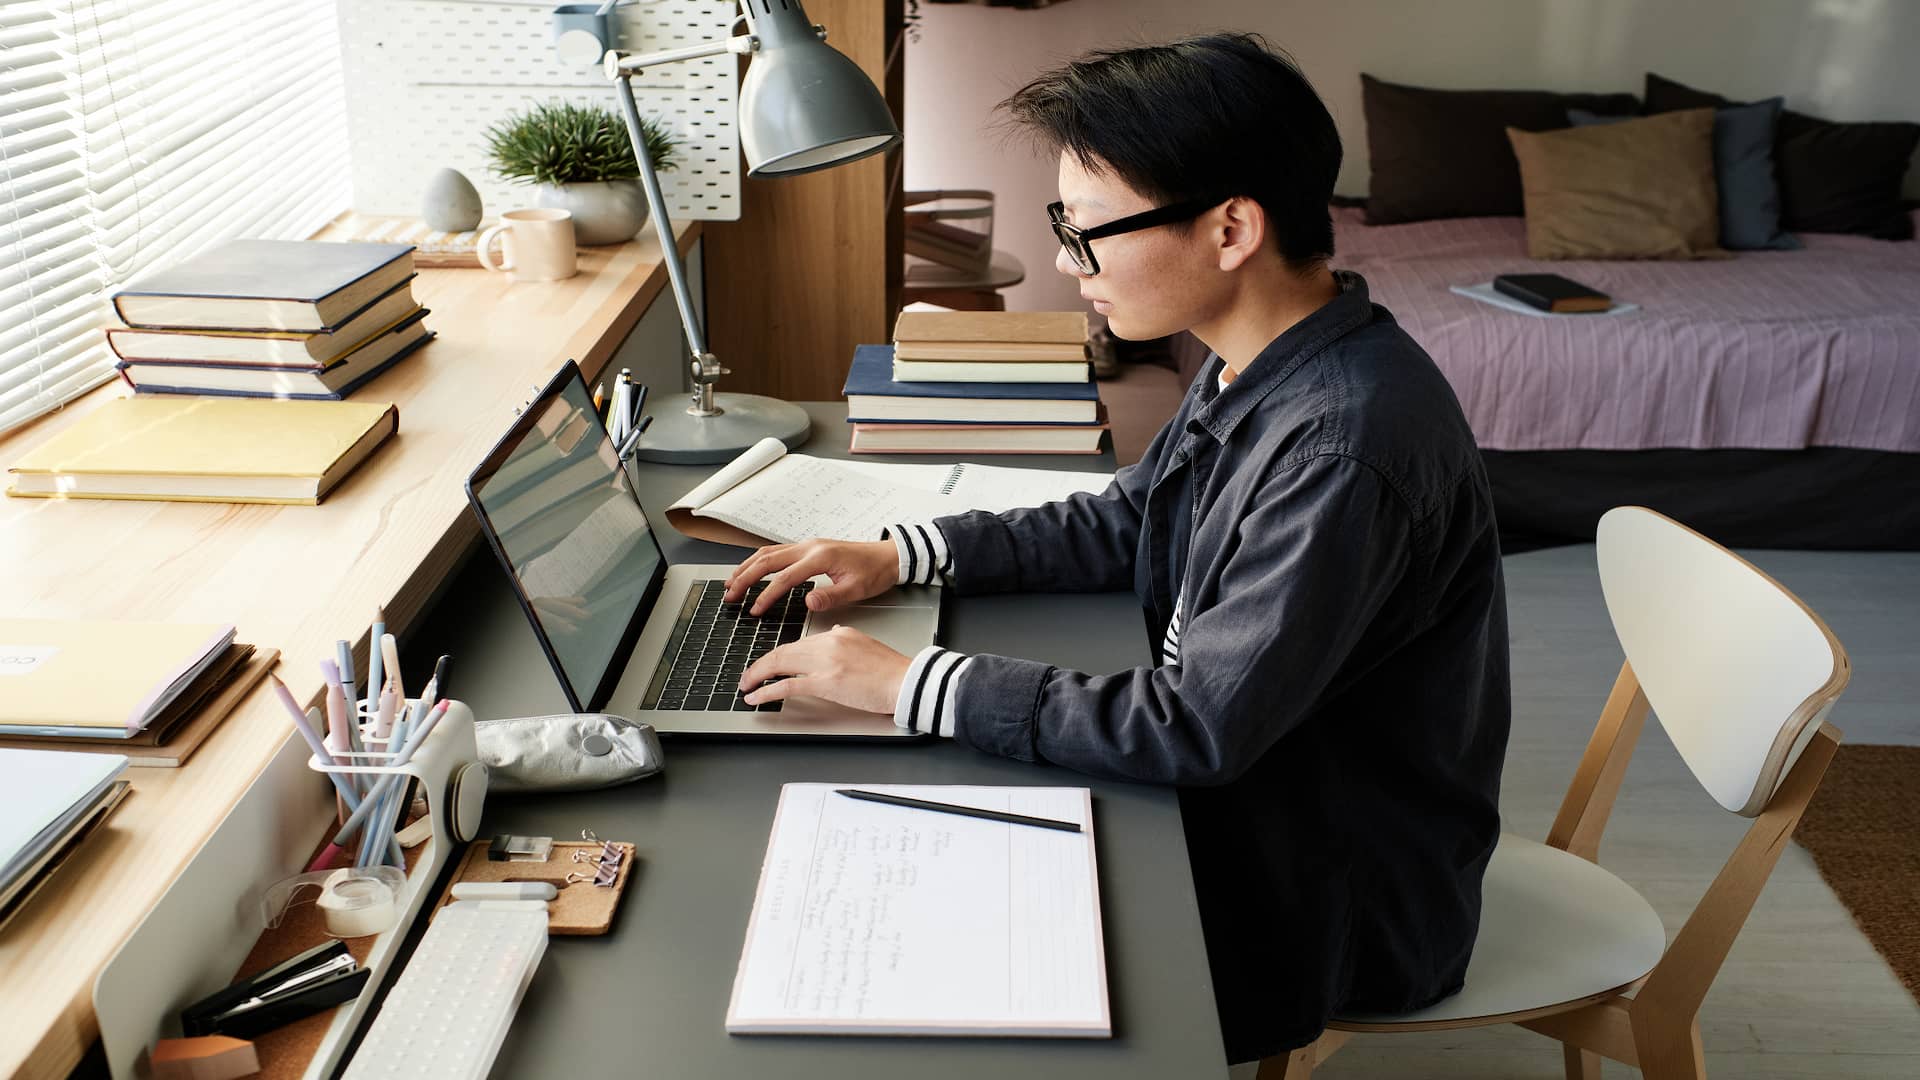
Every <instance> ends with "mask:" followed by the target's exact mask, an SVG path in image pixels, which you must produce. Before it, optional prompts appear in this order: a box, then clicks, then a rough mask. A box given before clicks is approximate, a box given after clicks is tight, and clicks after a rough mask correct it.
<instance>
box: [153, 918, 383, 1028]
mask: <svg viewBox="0 0 1920 1080" xmlns="http://www.w3.org/2000/svg"><path fill="white" fill-rule="evenodd" d="M369 974H370V972H368V970H367V969H366V968H363V967H361V966H360V965H359V964H358V962H356V961H355V960H354V958H353V955H352V954H351V953H349V952H347V945H346V943H345V942H343V941H329V942H327V943H326V944H324V945H316V946H314V947H313V948H311V949H308V950H307V951H306V952H303V953H301V954H300V955H298V956H295V957H293V958H292V959H290V960H283V961H281V962H280V963H278V964H275V965H274V966H272V967H270V968H268V969H267V970H265V971H263V972H261V973H260V974H258V975H255V976H253V977H251V978H246V979H241V980H240V981H239V982H236V983H234V984H233V985H232V986H229V987H227V988H226V989H225V990H221V991H218V992H217V993H213V994H210V995H208V996H207V997H204V998H201V999H200V1000H199V1001H196V1002H194V1003H193V1004H192V1005H189V1006H187V1007H186V1008H185V1009H183V1010H181V1012H180V1027H181V1029H182V1030H183V1031H184V1032H185V1033H186V1034H187V1035H189V1036H198V1035H230V1036H232V1037H234V1038H236V1039H250V1038H253V1037H254V1036H255V1035H259V1034H261V1033H262V1032H267V1031H272V1030H273V1029H274V1028H277V1027H281V1026H283V1025H286V1024H290V1023H292V1022H294V1021H295V1020H298V1019H300V1018H301V1017H303V1016H311V1015H313V1014H314V1013H317V1012H320V1011H322V1010H323V1009H330V1008H332V1007H333V1006H335V1005H338V1004H340V1003H341V1002H343V1001H348V1000H351V999H352V998H354V997H356V996H357V995H358V994H359V993H360V991H361V989H362V988H363V987H365V986H366V985H367V978H368V976H369Z"/></svg>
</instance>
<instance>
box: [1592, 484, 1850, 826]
mask: <svg viewBox="0 0 1920 1080" xmlns="http://www.w3.org/2000/svg"><path fill="white" fill-rule="evenodd" d="M1597 541H1598V554H1599V563H1600V587H1601V591H1602V592H1603V593H1604V594H1605V596H1606V601H1607V613H1608V614H1609V615H1610V616H1611V617H1612V619H1613V629H1614V633H1615V634H1616V635H1617V636H1618V637H1619V639H1620V645H1621V647H1622V648H1624V649H1625V650H1626V654H1627V663H1628V664H1629V665H1631V666H1632V668H1633V673H1634V675H1635V677H1637V678H1638V679H1639V681H1640V686H1641V689H1642V690H1643V691H1644V692H1645V693H1646V696H1647V701H1648V703H1649V704H1650V705H1651V706H1652V708H1653V712H1654V714H1655V715H1656V716H1658V717H1659V719H1660V723H1661V725H1662V726H1663V727H1665V728H1666V730H1667V734H1668V736H1669V737H1671V738H1672V740H1673V744H1674V746H1675V747H1676V748H1677V749H1678V750H1679V751H1680V756H1681V758H1682V759H1684V760H1685V761H1686V763H1687V767H1688V768H1689V769H1691V770H1693V775H1694V777H1695V778H1696V779H1698V780H1699V781H1700V784H1701V786H1702V787H1705V788H1706V789H1707V793H1708V794H1709V795H1711V796H1713V798H1714V801H1716V802H1718V803H1719V804H1720V805H1721V806H1724V807H1726V808H1727V809H1728V810H1731V811H1733V812H1734V813H1736V814H1740V815H1742V816H1744V817H1754V816H1756V815H1758V814H1759V813H1760V811H1761V810H1763V809H1765V807H1766V804H1767V801H1768V800H1769V799H1771V798H1772V797H1773V793H1774V791H1775V789H1777V788H1778V787H1779V785H1780V781H1781V779H1782V778H1783V777H1785V775H1786V773H1787V770H1788V769H1789V768H1791V767H1792V766H1793V763H1794V761H1795V760H1796V759H1797V758H1798V757H1799V756H1800V751H1801V750H1803V749H1804V748H1805V747H1806V745H1807V742H1808V741H1809V740H1810V739H1812V738H1813V733H1814V732H1815V731H1816V730H1818V729H1819V727H1820V724H1821V722H1822V721H1823V720H1825V719H1826V715H1827V711H1828V710H1829V709H1831V708H1832V706H1833V702H1834V700H1835V699H1837V698H1838V697H1839V696H1840V691H1841V690H1842V689H1844V688H1845V687H1846V685H1847V679H1848V677H1849V676H1850V674H1851V671H1852V668H1851V665H1850V664H1849V663H1848V661H1847V654H1846V650H1845V649H1843V648H1841V646H1840V642H1839V641H1838V640H1837V639H1836V638H1835V637H1834V636H1833V632H1832V631H1831V630H1828V629H1827V625H1826V623H1824V622H1822V621H1821V620H1820V617H1819V616H1818V615H1815V614H1814V613H1813V612H1812V611H1811V610H1810V609H1808V607H1807V606H1806V605H1805V604H1803V603H1801V602H1800V599H1799V598H1798V597H1796V596H1794V595H1793V594H1792V593H1791V592H1788V591H1787V590H1786V589H1785V588H1783V587H1782V586H1781V585H1780V583H1778V582H1776V581H1774V580H1773V579H1772V578H1770V577H1768V576H1767V575H1765V574H1763V573H1761V572H1760V571H1759V570H1758V569H1756V568H1755V567H1754V566H1753V565H1752V564H1751V563H1749V562H1747V561H1746V560H1745V559H1742V558H1740V557H1739V556H1738V555H1735V554H1734V553H1732V552H1730V551H1728V550H1727V549H1726V548H1723V547H1721V546H1720V545H1719V544H1716V543H1714V542H1713V541H1711V540H1709V539H1707V538H1706V537H1704V536H1701V535H1700V534H1699V533H1696V532H1694V531H1693V530H1692V529H1689V528H1687V527H1686V526H1684V525H1681V524H1680V523H1678V522H1676V521H1674V520H1672V519H1671V518H1668V517H1665V516H1664V515H1661V514H1658V513H1656V512H1654V511H1652V510H1648V509H1646V508H1644V507H1638V506H1622V507H1615V508H1614V509H1612V510H1609V511H1607V513H1606V514H1605V515H1604V516H1602V517H1601V519H1600V527H1599V531H1598V537H1597Z"/></svg>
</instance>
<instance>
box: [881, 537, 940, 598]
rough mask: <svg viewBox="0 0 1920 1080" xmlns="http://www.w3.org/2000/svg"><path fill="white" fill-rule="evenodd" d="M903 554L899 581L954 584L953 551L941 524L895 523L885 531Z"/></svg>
mask: <svg viewBox="0 0 1920 1080" xmlns="http://www.w3.org/2000/svg"><path fill="white" fill-rule="evenodd" d="M882 537H883V538H886V539H891V540H892V541H893V546H894V548H895V550H897V551H898V552H899V554H900V576H899V577H898V578H897V579H896V580H895V584H898V585H951V584H952V583H953V552H952V551H951V550H950V549H949V548H948V547H947V538H946V537H945V536H943V535H942V534H941V532H940V527H939V526H938V525H935V524H932V523H931V522H929V523H927V524H925V525H895V526H893V527H892V528H889V529H885V530H883V531H882Z"/></svg>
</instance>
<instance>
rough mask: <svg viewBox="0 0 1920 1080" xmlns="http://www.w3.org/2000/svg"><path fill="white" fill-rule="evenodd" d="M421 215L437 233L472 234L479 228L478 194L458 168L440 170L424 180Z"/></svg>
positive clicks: (471, 182)
mask: <svg viewBox="0 0 1920 1080" xmlns="http://www.w3.org/2000/svg"><path fill="white" fill-rule="evenodd" d="M420 216H421V217H422V218H423V219H425V220H426V223H427V226H428V227H429V228H432V229H436V230H438V231H440V232H455V233H457V232H471V231H472V230H474V229H476V228H479V227H480V192H479V191H478V190H477V189H475V188H474V186H473V181H471V180H468V179H467V178H466V177H465V176H463V175H461V173H460V172H459V170H457V169H441V170H440V171H439V172H436V173H434V174H433V179H432V180H429V181H427V193H426V197H425V198H424V199H423V200H422V202H421V206H420Z"/></svg>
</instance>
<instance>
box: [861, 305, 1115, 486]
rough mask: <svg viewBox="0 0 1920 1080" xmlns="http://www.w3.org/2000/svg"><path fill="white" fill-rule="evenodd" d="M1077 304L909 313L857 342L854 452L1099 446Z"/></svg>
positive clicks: (1065, 450) (1102, 423)
mask: <svg viewBox="0 0 1920 1080" xmlns="http://www.w3.org/2000/svg"><path fill="white" fill-rule="evenodd" d="M1086 343H1087V317H1086V314H1085V313H1084V312H1077V311H1021V312H1006V311H953V312H948V311H941V312H905V313H902V314H901V316H900V320H899V322H898V323H897V324H896V325H895V328H894V343H893V345H891V346H887V345H862V346H860V347H859V348H858V349H856V350H854V356H853V367H852V370H851V371H849V372H848V374H847V384H846V387H845V391H844V392H845V394H846V396H847V418H848V421H849V422H850V423H851V424H852V425H853V440H852V450H853V452H854V453H856V454H859V453H874V454H881V453H887V454H1096V453H1099V452H1100V435H1101V432H1103V431H1105V430H1106V428H1107V424H1106V417H1105V415H1104V413H1103V411H1102V409H1101V407H1100V392H1099V389H1098V388H1097V387H1096V386H1095V384H1094V382H1093V378H1092V375H1091V372H1090V371H1089V369H1088V365H1087V344H1086Z"/></svg>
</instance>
